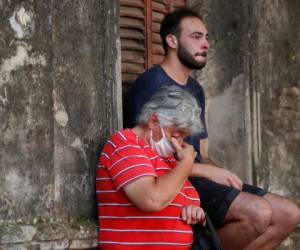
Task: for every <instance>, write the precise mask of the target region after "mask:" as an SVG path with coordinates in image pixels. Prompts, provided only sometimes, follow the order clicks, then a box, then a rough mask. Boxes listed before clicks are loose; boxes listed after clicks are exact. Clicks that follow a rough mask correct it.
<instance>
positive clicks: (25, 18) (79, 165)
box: [0, 0, 122, 249]
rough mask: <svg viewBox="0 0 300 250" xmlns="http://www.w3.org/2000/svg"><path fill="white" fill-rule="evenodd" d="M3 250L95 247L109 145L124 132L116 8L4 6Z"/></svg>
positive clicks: (106, 4) (0, 103)
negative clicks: (101, 171)
mask: <svg viewBox="0 0 300 250" xmlns="http://www.w3.org/2000/svg"><path fill="white" fill-rule="evenodd" d="M0 57H1V58H0V121H1V122H0V190H1V192H0V249H65V248H74V249H75V248H76V249H77V248H83V247H91V246H92V247H95V246H96V224H95V221H96V202H95V193H94V179H95V170H96V166H97V155H98V153H99V149H100V146H101V144H103V142H104V141H105V140H106V138H107V136H108V135H109V134H110V133H111V132H112V131H114V130H116V129H118V128H120V127H121V123H122V120H121V113H120V111H121V106H120V105H121V91H120V90H121V84H120V66H119V65H120V53H119V37H118V2H117V1H109V0H92V1H77V0H75V1H74V0H53V1H8V0H1V1H0Z"/></svg>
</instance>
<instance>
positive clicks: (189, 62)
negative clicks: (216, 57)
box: [177, 44, 206, 69]
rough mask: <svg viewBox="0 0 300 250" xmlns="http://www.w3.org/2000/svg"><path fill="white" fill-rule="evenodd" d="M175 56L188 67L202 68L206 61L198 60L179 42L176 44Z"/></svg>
mask: <svg viewBox="0 0 300 250" xmlns="http://www.w3.org/2000/svg"><path fill="white" fill-rule="evenodd" d="M177 56H178V59H179V61H180V62H181V63H182V64H183V65H184V66H186V67H187V68H189V69H202V68H204V66H205V65H206V62H205V61H204V62H198V61H196V60H195V59H194V58H193V56H192V55H191V54H190V53H189V52H188V51H187V50H186V49H185V48H184V47H183V46H181V44H179V46H178V50H177Z"/></svg>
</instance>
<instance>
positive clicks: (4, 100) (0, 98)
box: [0, 86, 8, 106]
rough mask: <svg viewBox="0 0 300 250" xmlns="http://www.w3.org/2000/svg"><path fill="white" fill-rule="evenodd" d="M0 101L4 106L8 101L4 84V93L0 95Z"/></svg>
mask: <svg viewBox="0 0 300 250" xmlns="http://www.w3.org/2000/svg"><path fill="white" fill-rule="evenodd" d="M0 102H1V103H2V104H3V106H6V105H7V103H8V98H7V88H6V87H5V86H4V95H0Z"/></svg>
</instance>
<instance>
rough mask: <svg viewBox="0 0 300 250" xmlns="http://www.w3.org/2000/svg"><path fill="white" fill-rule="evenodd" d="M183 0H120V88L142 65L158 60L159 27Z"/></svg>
mask: <svg viewBox="0 0 300 250" xmlns="http://www.w3.org/2000/svg"><path fill="white" fill-rule="evenodd" d="M185 6H186V0H120V36H121V61H122V83H123V92H126V90H127V88H128V87H129V86H130V85H131V84H132V83H133V82H134V80H135V79H136V78H137V76H138V75H140V74H141V73H143V72H144V71H145V70H146V69H148V68H150V67H152V65H153V64H158V63H160V62H161V61H162V59H163V56H164V50H163V47H162V43H161V39H160V35H159V30H160V23H161V21H162V19H163V18H164V16H165V15H166V14H167V13H169V12H171V11H173V10H175V9H178V8H182V7H185Z"/></svg>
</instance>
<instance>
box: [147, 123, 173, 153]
mask: <svg viewBox="0 0 300 250" xmlns="http://www.w3.org/2000/svg"><path fill="white" fill-rule="evenodd" d="M160 129H161V132H162V135H163V136H162V138H161V139H160V140H159V141H158V142H156V141H154V140H153V136H152V130H150V145H151V148H152V149H153V150H155V151H156V153H157V154H158V155H159V156H161V157H164V158H166V157H169V156H171V155H173V154H174V153H175V149H174V147H173V145H172V144H171V142H169V140H168V139H167V137H166V136H165V133H164V130H163V129H162V127H161V128H160Z"/></svg>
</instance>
